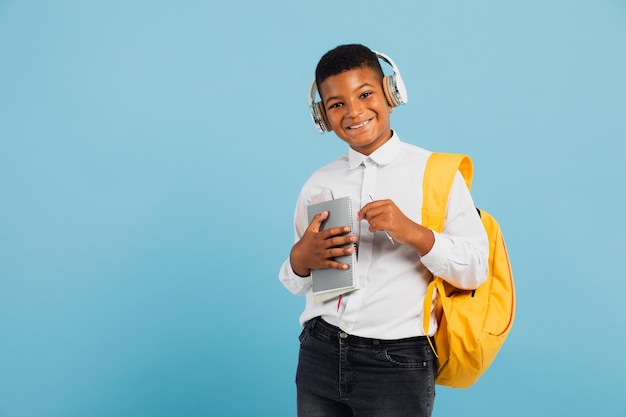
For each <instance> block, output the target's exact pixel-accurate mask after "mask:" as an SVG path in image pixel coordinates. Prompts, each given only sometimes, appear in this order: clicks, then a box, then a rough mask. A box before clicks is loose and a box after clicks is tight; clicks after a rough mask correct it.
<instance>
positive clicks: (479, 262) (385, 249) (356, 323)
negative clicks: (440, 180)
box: [279, 133, 489, 339]
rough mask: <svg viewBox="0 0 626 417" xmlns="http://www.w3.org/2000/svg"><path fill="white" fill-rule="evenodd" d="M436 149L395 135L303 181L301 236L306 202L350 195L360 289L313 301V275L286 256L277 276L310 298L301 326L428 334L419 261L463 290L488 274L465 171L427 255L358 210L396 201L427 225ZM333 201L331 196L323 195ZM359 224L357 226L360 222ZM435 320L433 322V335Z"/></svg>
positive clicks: (366, 333)
mask: <svg viewBox="0 0 626 417" xmlns="http://www.w3.org/2000/svg"><path fill="white" fill-rule="evenodd" d="M430 153H431V152H429V151H426V150H424V149H422V148H419V147H417V146H413V145H410V144H407V143H404V142H401V141H400V139H399V138H398V136H397V135H396V134H395V133H394V134H393V136H392V137H391V139H389V141H387V142H386V143H385V144H384V145H383V146H381V147H380V148H379V149H377V150H376V151H375V152H373V153H372V154H371V155H369V156H367V155H363V154H361V153H359V152H356V151H354V150H353V149H351V148H350V149H349V151H348V153H347V154H345V155H343V156H341V157H339V158H338V159H336V160H335V161H333V162H331V163H330V164H328V165H326V166H324V167H322V168H320V169H319V170H318V171H316V172H315V173H313V175H312V176H311V177H310V178H309V180H308V181H307V182H306V183H305V184H304V186H303V188H302V190H301V192H300V196H299V198H298V202H297V205H296V210H295V241H296V242H297V241H299V240H300V238H301V237H302V235H303V234H304V231H305V230H306V228H307V227H308V221H307V214H306V207H307V206H308V205H309V204H312V203H314V202H318V200H320V198H321V197H322V196H326V195H329V194H330V191H332V195H333V197H334V198H339V197H344V196H350V197H351V198H352V202H353V206H354V207H355V209H354V216H355V219H354V224H355V228H356V229H357V230H355V231H354V232H355V233H356V234H357V235H358V236H359V240H358V261H357V271H358V274H359V279H360V282H361V288H360V289H359V290H357V291H354V292H352V293H350V294H346V295H344V296H343V297H342V298H341V303H340V304H339V303H338V300H337V299H334V300H331V301H328V302H326V303H323V304H320V303H315V301H314V300H313V294H312V292H311V277H310V276H309V277H300V276H298V275H296V274H295V273H294V272H293V270H292V268H291V264H290V262H289V259H287V260H286V261H285V262H284V263H283V265H282V268H281V270H280V273H279V278H280V280H281V282H282V283H283V285H284V286H285V287H286V288H287V289H288V290H289V291H291V292H292V293H294V294H298V295H302V294H305V295H306V306H305V308H304V311H303V312H302V314H301V316H300V323H301V324H304V323H305V322H306V321H308V320H310V319H312V318H314V317H317V316H321V317H322V318H323V319H324V320H326V321H327V322H329V323H330V324H333V325H335V326H337V327H339V328H341V329H342V330H343V331H345V332H347V333H350V334H354V335H357V336H362V337H370V338H377V339H400V338H405V337H413V336H423V335H424V331H423V326H422V320H423V317H422V315H423V310H424V308H423V304H424V295H425V293H426V287H427V285H428V282H429V277H425V276H422V274H420V273H419V272H418V268H419V267H420V261H421V263H422V264H423V265H424V266H426V268H428V269H429V270H430V271H431V272H432V273H433V274H435V275H437V276H440V277H442V278H444V279H445V280H446V281H448V282H450V283H451V284H453V285H454V286H456V287H459V288H467V289H471V288H476V287H477V286H478V285H480V284H481V283H482V282H483V281H484V280H485V279H486V277H487V258H488V247H489V246H488V245H489V243H488V240H487V234H486V232H485V229H484V227H483V226H482V223H481V221H480V217H479V215H478V213H477V211H476V209H475V207H474V202H473V201H472V198H471V196H470V193H469V191H468V189H467V186H466V185H465V182H464V180H463V178H462V177H461V174H460V173H457V176H456V178H455V180H454V183H453V185H452V189H451V191H450V196H449V201H448V207H447V213H446V220H445V225H444V230H443V232H442V233H441V234H438V233H435V243H434V246H433V248H432V249H431V250H430V252H428V254H427V255H424V256H423V257H421V259H420V256H419V255H418V254H417V253H416V252H415V251H414V250H413V249H412V248H411V247H410V246H408V245H401V244H399V243H397V242H396V243H395V245H394V244H392V243H391V242H390V241H389V240H388V239H387V237H386V236H385V233H384V232H376V233H371V232H369V230H368V227H369V225H368V223H367V221H365V220H363V221H361V222H357V220H356V213H357V212H358V211H359V209H360V207H362V206H364V205H365V204H367V203H368V202H369V201H370V200H369V199H368V195H371V196H372V197H373V198H374V200H382V199H391V200H393V202H394V203H395V204H396V205H397V206H398V208H399V209H400V210H401V211H402V212H403V213H404V214H405V215H406V216H407V217H409V218H410V219H412V220H413V221H415V222H417V223H421V218H422V213H421V211H422V179H423V178H424V169H425V167H426V161H427V159H428V156H429V155H430ZM321 199H322V200H323V199H328V198H323V197H322V198H321ZM357 225H358V226H357ZM436 329H437V323H436V321H435V319H434V315H433V319H432V323H431V325H430V332H431V334H434V332H435V330H436Z"/></svg>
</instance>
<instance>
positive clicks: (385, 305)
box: [279, 45, 488, 417]
mask: <svg viewBox="0 0 626 417" xmlns="http://www.w3.org/2000/svg"><path fill="white" fill-rule="evenodd" d="M380 56H381V55H380V54H377V53H375V52H373V51H371V50H370V49H368V48H366V47H365V46H362V45H342V46H338V47H337V48H335V49H333V50H331V51H329V52H327V53H326V54H325V55H324V56H323V57H322V58H321V59H320V62H319V63H318V65H317V68H316V71H315V76H316V81H315V82H316V86H317V90H318V91H319V94H320V97H321V99H322V101H321V103H320V104H319V111H320V112H321V114H320V117H321V118H322V120H321V123H323V124H324V125H325V127H326V130H332V131H334V133H335V134H336V135H337V136H338V137H339V138H340V139H341V140H343V141H344V142H346V143H347V144H348V146H349V148H348V153H347V154H345V155H343V156H341V157H339V158H338V159H336V160H335V161H333V162H331V163H330V164H328V165H326V166H324V167H322V168H320V169H319V170H318V171H316V172H315V173H313V175H312V176H311V177H310V178H309V180H308V181H307V182H306V183H305V185H304V186H303V188H302V190H301V192H300V196H299V198H298V202H297V205H296V216H295V234H296V236H295V244H294V245H293V247H292V250H291V253H290V256H289V258H288V259H287V260H286V261H285V262H284V264H283V266H282V268H281V270H280V274H279V278H280V280H281V281H282V283H283V284H284V285H285V287H286V288H287V289H289V290H290V291H291V292H292V293H294V294H299V295H306V306H305V308H304V311H303V312H302V314H301V316H300V322H301V324H302V325H303V327H304V328H303V330H302V333H301V335H300V353H299V360H298V369H297V373H296V385H297V395H298V399H297V401H298V415H299V416H300V417H311V416H324V417H329V416H330V417H333V416H384V417H395V416H403V417H407V416H430V415H431V413H432V408H433V402H434V393H435V382H434V381H435V374H436V371H437V369H436V360H435V356H434V353H433V351H432V348H431V347H430V345H429V342H428V340H427V339H426V337H425V334H424V331H423V328H422V317H423V313H424V312H423V301H424V296H425V292H426V287H427V285H428V282H429V279H430V274H424V273H422V272H423V268H424V267H425V268H426V269H427V270H428V271H429V272H430V273H432V274H436V275H438V276H440V277H442V278H444V279H445V280H446V281H448V282H449V283H450V284H452V285H454V286H456V287H459V288H476V287H477V286H478V285H480V284H481V283H482V282H483V281H484V279H485V278H486V276H487V253H488V243H487V237H486V234H485V231H484V228H483V226H482V223H481V221H480V218H479V217H478V214H477V212H476V210H475V208H474V204H473V201H472V198H471V196H470V194H469V191H468V189H467V187H466V186H465V183H464V181H463V179H462V178H461V176H460V174H458V175H457V178H456V179H455V181H454V184H453V186H452V189H451V192H450V197H449V202H448V211H447V213H446V224H445V227H444V230H443V232H442V233H441V234H438V233H435V232H433V231H431V230H429V229H427V228H425V227H423V226H422V225H421V224H420V223H421V202H422V189H421V187H422V179H423V175H424V168H425V166H426V161H427V159H428V156H429V155H430V152H429V151H427V150H424V149H422V148H419V147H417V146H414V145H410V144H407V143H404V142H402V141H400V139H399V137H398V135H397V133H396V132H394V131H393V130H392V129H391V125H390V115H391V113H392V109H393V107H394V106H395V105H397V104H398V101H397V100H395V99H394V97H390V93H389V90H390V88H389V84H388V80H389V78H385V77H384V74H383V71H382V68H381V66H380V62H379V60H378V59H379V57H380ZM397 75H398V76H399V74H397ZM392 80H393V79H392ZM405 101H406V100H405ZM328 194H330V195H333V196H334V197H335V198H338V197H343V196H349V197H350V198H351V199H352V201H353V204H354V205H355V206H356V207H360V210H359V211H358V212H357V213H356V215H355V219H354V220H355V222H354V224H355V228H356V229H357V230H353V231H351V230H350V229H349V227H347V226H343V227H336V228H331V229H328V230H320V229H321V225H322V223H323V222H324V220H325V219H326V218H327V216H328V213H327V212H324V213H319V214H317V215H316V216H315V217H314V219H313V221H312V222H311V223H310V224H308V226H307V224H306V222H303V221H302V219H303V218H305V213H306V207H307V206H308V205H310V204H312V203H314V202H316V201H318V200H319V199H320V196H324V195H328ZM368 196H375V198H374V200H375V201H370V200H369V199H368ZM349 232H353V233H349ZM385 234H387V236H389V238H387V236H385ZM357 242H358V265H357V271H358V273H359V280H360V282H361V288H360V289H359V290H357V291H354V292H352V293H349V294H346V295H344V296H342V297H340V298H339V299H335V300H333V301H330V302H325V303H316V302H315V300H314V297H313V295H312V291H311V285H312V284H311V276H310V275H311V270H312V269H318V268H336V269H346V268H347V265H345V264H342V263H339V262H337V261H336V260H335V258H336V257H338V256H340V255H345V254H349V253H351V252H352V251H353V250H355V249H354V245H351V244H353V243H357ZM432 317H433V319H432V323H431V325H430V329H431V332H432V333H431V335H432V334H434V331H435V330H436V327H437V323H436V321H435V318H434V314H433V315H432Z"/></svg>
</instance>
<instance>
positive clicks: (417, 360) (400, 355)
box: [382, 346, 434, 369]
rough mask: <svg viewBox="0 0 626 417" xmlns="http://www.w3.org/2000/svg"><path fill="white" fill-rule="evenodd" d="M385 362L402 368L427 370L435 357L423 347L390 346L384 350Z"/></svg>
mask: <svg viewBox="0 0 626 417" xmlns="http://www.w3.org/2000/svg"><path fill="white" fill-rule="evenodd" d="M382 355H383V357H384V358H385V360H386V361H387V362H388V363H390V364H392V365H394V366H397V367H400V368H413V369H420V368H423V369H427V368H428V367H429V365H431V362H432V361H433V359H434V357H433V355H431V354H430V352H429V351H428V349H425V348H423V347H421V346H388V347H386V348H385V349H383V350H382Z"/></svg>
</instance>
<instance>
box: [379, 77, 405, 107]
mask: <svg viewBox="0 0 626 417" xmlns="http://www.w3.org/2000/svg"><path fill="white" fill-rule="evenodd" d="M395 91H396V88H395V80H394V78H393V76H392V75H386V76H385V77H383V92H384V93H385V98H387V103H389V105H390V106H391V107H397V106H399V105H400V102H401V101H400V100H399V99H398V98H397V97H396V95H395Z"/></svg>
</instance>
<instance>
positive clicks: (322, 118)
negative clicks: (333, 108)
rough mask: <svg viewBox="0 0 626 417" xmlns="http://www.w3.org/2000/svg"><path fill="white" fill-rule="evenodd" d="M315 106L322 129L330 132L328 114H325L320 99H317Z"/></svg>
mask: <svg viewBox="0 0 626 417" xmlns="http://www.w3.org/2000/svg"><path fill="white" fill-rule="evenodd" d="M315 107H317V112H318V113H319V115H320V125H321V126H322V129H324V130H325V131H326V132H331V131H332V130H333V128H332V127H330V122H329V121H328V116H326V109H325V108H324V104H323V103H322V102H321V101H318V102H317V103H315Z"/></svg>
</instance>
